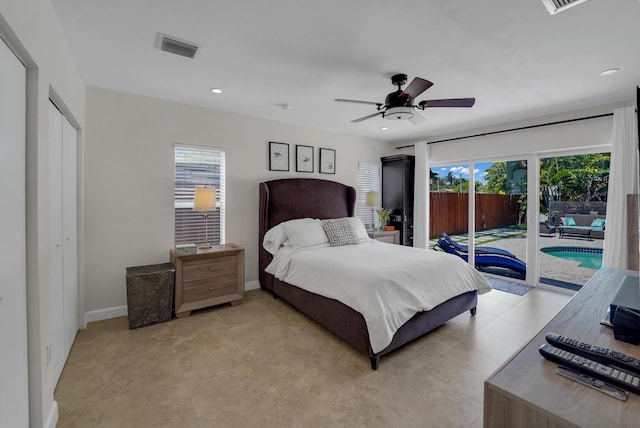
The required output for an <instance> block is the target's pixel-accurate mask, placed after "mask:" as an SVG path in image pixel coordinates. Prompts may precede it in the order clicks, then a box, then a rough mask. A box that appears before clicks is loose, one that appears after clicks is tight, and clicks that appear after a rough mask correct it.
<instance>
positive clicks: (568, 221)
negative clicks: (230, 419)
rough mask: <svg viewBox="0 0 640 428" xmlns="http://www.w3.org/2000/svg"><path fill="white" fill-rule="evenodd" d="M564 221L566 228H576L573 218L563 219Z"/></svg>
mask: <svg viewBox="0 0 640 428" xmlns="http://www.w3.org/2000/svg"><path fill="white" fill-rule="evenodd" d="M564 221H565V222H566V223H567V224H566V226H577V224H576V221H575V220H574V219H573V217H565V219H564Z"/></svg>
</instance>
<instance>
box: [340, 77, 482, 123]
mask: <svg viewBox="0 0 640 428" xmlns="http://www.w3.org/2000/svg"><path fill="white" fill-rule="evenodd" d="M391 83H392V84H394V85H396V86H397V87H398V90H397V91H395V92H391V93H390V94H389V95H387V97H386V98H385V100H384V104H383V103H374V102H370V101H358V100H346V99H343V98H337V99H336V100H335V101H337V102H341V103H358V104H373V105H374V106H376V108H377V109H378V111H377V112H376V113H373V114H370V115H368V116H365V117H361V118H359V119H355V120H352V121H351V122H362V121H363V120H367V119H371V118H373V117H376V116H382V117H384V118H386V119H390V120H406V119H408V120H409V121H410V122H411V123H413V124H414V125H416V124H418V123H420V122H422V121H423V120H424V117H422V116H421V115H420V114H419V113H418V112H417V111H415V109H420V110H424V109H425V108H431V107H472V106H473V104H475V102H476V99H475V98H450V99H445V100H424V101H420V102H419V103H418V105H414V104H413V102H414V100H415V99H416V97H418V96H419V95H420V94H422V93H423V92H424V91H426V90H427V89H429V88H430V87H431V86H433V83H431V82H429V81H428V80H426V79H423V78H421V77H414V78H413V80H412V81H411V83H409V85H408V86H407V87H406V88H405V89H404V90H403V89H402V85H404V84H405V83H407V75H406V74H396V75H394V76H392V77H391Z"/></svg>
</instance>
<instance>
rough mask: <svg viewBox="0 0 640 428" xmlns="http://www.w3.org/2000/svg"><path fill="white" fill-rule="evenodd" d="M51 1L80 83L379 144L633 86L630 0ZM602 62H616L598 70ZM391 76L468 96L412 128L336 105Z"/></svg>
mask: <svg viewBox="0 0 640 428" xmlns="http://www.w3.org/2000/svg"><path fill="white" fill-rule="evenodd" d="M52 4H53V7H54V10H55V12H56V13H57V15H58V17H59V18H60V22H61V24H62V27H63V29H64V32H65V33H66V35H67V37H68V39H69V44H70V46H71V50H72V52H73V55H74V57H75V59H76V61H77V64H78V67H79V69H80V72H81V73H82V76H83V77H84V79H85V82H86V84H87V85H90V86H98V87H103V88H108V89H113V90H117V91H124V92H130V93H134V94H141V95H146V96H151V97H157V98H162V99H167V100H174V101H178V102H181V103H186V104H192V105H197V106H203V107H208V108H213V109H219V110H226V111H230V112H236V113H242V114H246V115H251V116H258V117H263V118H269V119H274V120H278V121H284V122H291V123H297V124H300V125H305V126H311V127H315V128H321V129H327V130H331V131H335V132H340V133H346V134H352V135H359V136H364V137H369V138H376V139H381V140H387V141H409V140H416V139H420V138H424V137H428V136H433V135H437V134H443V133H446V132H452V131H459V130H465V129H471V128H476V127H480V126H485V125H491V124H496V123H503V122H506V121H511V120H518V119H523V118H528V117H533V116H539V115H543V114H547V113H554V112H560V111H566V110H573V109H577V108H581V107H591V106H595V105H600V104H605V103H609V102H617V101H621V100H629V99H633V98H634V97H635V87H636V85H638V84H640V43H639V42H640V25H638V23H639V22H640V2H638V0H588V1H586V2H585V3H582V4H580V5H577V6H575V7H572V8H570V9H567V10H565V11H563V12H561V13H558V14H556V15H553V16H551V15H549V13H548V12H547V10H546V9H545V7H544V6H543V4H542V2H541V0H475V1H474V0H440V1H425V0H395V1H388V0H385V1H381V0H322V1H312V0H269V1H264V0H181V1H176V0H52ZM158 32H160V33H164V34H168V35H171V36H174V37H177V38H179V39H183V40H187V41H190V42H193V43H196V44H198V45H201V46H202V49H201V50H200V52H199V53H198V55H197V56H196V57H195V59H188V58H184V57H181V56H176V55H172V54H169V53H166V52H162V51H160V50H158V49H156V48H155V47H154V43H155V38H156V34H157V33H158ZM611 67H618V68H620V71H619V72H618V73H616V74H614V75H611V76H606V77H602V76H600V75H599V72H600V71H602V70H604V69H608V68H611ZM396 73H405V74H407V75H408V76H409V81H410V80H411V79H413V77H415V76H419V77H422V78H425V79H427V80H430V81H431V82H433V83H434V86H433V87H431V88H430V89H429V90H427V91H426V92H425V93H424V94H422V95H421V96H419V97H417V98H416V103H417V102H418V101H421V100H424V99H439V98H460V97H475V98H476V100H477V101H476V105H475V106H474V107H473V108H471V109H464V108H460V109H457V108H446V109H436V108H433V109H427V110H425V111H424V112H421V113H422V115H423V116H424V117H425V118H426V121H424V122H423V123H421V124H419V125H413V124H412V123H411V122H409V121H407V120H404V121H390V120H387V119H384V118H382V117H376V118H373V119H370V120H366V121H363V122H360V123H351V122H350V121H351V120H353V119H356V118H359V117H362V116H366V115H368V114H371V113H375V111H376V110H375V106H372V105H360V104H346V103H336V102H334V99H335V98H348V99H356V100H364V101H372V102H384V98H385V96H386V94H388V93H390V92H393V91H394V90H395V89H396V88H395V87H394V86H392V85H391V81H390V76H391V75H393V74H396ZM213 87H219V88H222V89H223V90H224V92H223V93H222V94H221V95H214V94H212V93H211V92H210V89H211V88H213ZM283 104H290V105H291V108H290V109H284V108H282V105H283ZM383 126H387V127H388V128H389V129H388V130H387V131H382V130H381V129H380V128H381V127H383Z"/></svg>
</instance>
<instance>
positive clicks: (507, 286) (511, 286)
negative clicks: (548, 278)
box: [487, 277, 533, 296]
mask: <svg viewBox="0 0 640 428" xmlns="http://www.w3.org/2000/svg"><path fill="white" fill-rule="evenodd" d="M487 281H489V284H491V286H492V287H493V288H494V289H495V290H500V291H506V292H507V293H511V294H517V295H518V296H524V295H525V294H526V293H527V292H529V291H530V290H531V288H533V287H529V286H528V285H522V284H516V283H515V282H509V281H505V280H502V279H496V278H489V277H487Z"/></svg>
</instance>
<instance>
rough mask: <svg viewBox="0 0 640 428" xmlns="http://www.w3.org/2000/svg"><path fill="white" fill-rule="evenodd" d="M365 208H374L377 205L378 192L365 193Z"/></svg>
mask: <svg viewBox="0 0 640 428" xmlns="http://www.w3.org/2000/svg"><path fill="white" fill-rule="evenodd" d="M366 198H367V206H368V207H375V206H376V205H378V192H367V196H366Z"/></svg>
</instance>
